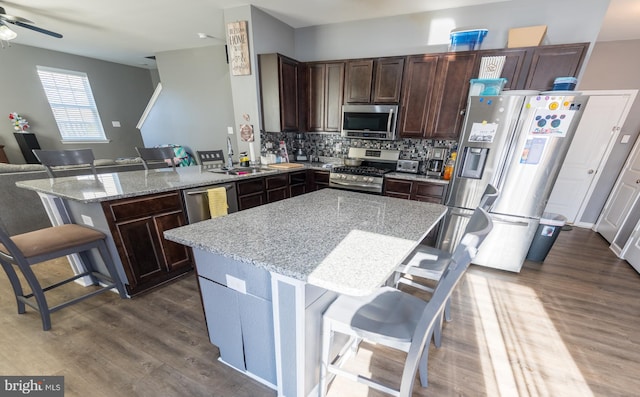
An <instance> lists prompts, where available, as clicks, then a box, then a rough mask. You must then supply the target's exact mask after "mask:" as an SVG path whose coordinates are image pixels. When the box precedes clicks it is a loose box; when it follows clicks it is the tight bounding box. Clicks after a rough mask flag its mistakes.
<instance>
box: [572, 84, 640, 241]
mask: <svg viewBox="0 0 640 397" xmlns="http://www.w3.org/2000/svg"><path fill="white" fill-rule="evenodd" d="M578 92H580V94H582V95H588V96H596V95H597V96H613V95H629V101H628V102H627V105H626V106H625V109H624V110H623V112H622V114H621V119H622V125H624V122H625V121H626V120H627V116H628V115H629V112H630V111H631V107H632V106H633V103H634V102H635V100H636V96H637V95H638V90H637V89H636V90H580V91H578ZM588 108H589V103H587V109H588ZM622 125H619V126H616V127H615V128H614V131H612V134H611V137H610V138H609V143H608V144H607V148H606V149H605V151H604V153H603V155H602V158H601V159H600V163H599V164H598V168H597V170H598V171H597V172H596V175H595V176H594V178H593V180H592V181H591V185H589V189H588V190H587V192H586V194H585V196H584V198H583V200H582V204H580V207H579V208H578V213H577V215H576V220H579V219H581V218H582V215H584V211H585V209H586V208H587V206H588V205H589V201H590V200H591V196H592V195H593V192H594V190H595V188H596V186H597V185H598V181H599V180H600V175H602V172H601V171H602V167H604V165H605V164H606V163H607V161H608V160H609V156H610V155H611V152H612V151H613V147H614V145H615V143H616V142H617V141H618V138H619V136H620V132H621V131H622ZM599 218H600V215H598V219H599ZM596 223H597V222H596ZM573 225H574V226H577V227H584V228H589V229H591V228H594V227H595V225H596V224H595V223H591V222H580V221H578V222H575V223H574V224H573Z"/></svg>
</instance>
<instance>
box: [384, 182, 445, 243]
mask: <svg viewBox="0 0 640 397" xmlns="http://www.w3.org/2000/svg"><path fill="white" fill-rule="evenodd" d="M447 186H448V185H446V184H442V183H433V182H426V181H409V180H406V179H395V178H384V190H383V194H384V195H385V196H389V197H397V198H401V199H406V200H416V201H426V202H429V203H436V204H443V203H444V200H445V195H446V193H447ZM439 230H440V224H438V225H437V226H436V227H434V228H433V229H431V231H430V232H429V234H427V236H426V237H425V238H424V239H423V240H422V241H421V244H426V245H435V244H436V242H437V240H438V232H439Z"/></svg>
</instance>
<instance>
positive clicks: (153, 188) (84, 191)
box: [16, 163, 328, 203]
mask: <svg viewBox="0 0 640 397" xmlns="http://www.w3.org/2000/svg"><path fill="white" fill-rule="evenodd" d="M301 164H303V167H301V168H293V169H288V170H281V169H274V168H269V167H262V168H260V172H256V173H250V174H247V175H227V174H225V173H224V172H212V171H211V170H210V169H208V168H203V167H201V166H199V165H197V166H191V167H177V168H176V171H175V172H174V171H173V170H172V169H171V168H159V169H151V170H149V171H128V172H116V173H104V174H98V180H97V181H96V180H95V179H94V177H93V175H92V174H88V175H79V176H69V177H61V178H56V179H49V178H47V179H36V180H28V181H19V182H16V186H18V187H21V188H25V189H29V190H34V191H36V192H40V193H45V194H51V195H54V196H58V197H62V198H65V199H69V200H74V201H79V202H83V203H92V202H101V201H107V200H114V199H120V198H126V197H136V196H143V195H147V194H154V193H162V192H167V191H174V190H177V189H187V188H192V187H198V186H206V185H216V184H222V183H227V182H232V181H240V180H243V179H248V178H254V177H262V176H269V175H276V174H282V173H288V172H295V171H300V170H304V169H308V168H312V169H325V168H323V164H322V163H301ZM327 171H328V170H327Z"/></svg>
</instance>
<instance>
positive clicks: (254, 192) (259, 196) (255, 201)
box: [236, 178, 265, 211]
mask: <svg viewBox="0 0 640 397" xmlns="http://www.w3.org/2000/svg"><path fill="white" fill-rule="evenodd" d="M264 187H265V186H264V178H251V179H247V180H245V181H241V182H237V183H236V191H237V194H238V210H239V211H242V210H246V209H249V208H253V207H257V206H259V205H262V204H264V203H265V191H264V190H265V189H264Z"/></svg>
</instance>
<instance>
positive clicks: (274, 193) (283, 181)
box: [264, 174, 289, 203]
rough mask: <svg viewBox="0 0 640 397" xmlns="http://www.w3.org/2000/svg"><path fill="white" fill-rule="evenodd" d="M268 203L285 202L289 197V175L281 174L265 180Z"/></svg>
mask: <svg viewBox="0 0 640 397" xmlns="http://www.w3.org/2000/svg"><path fill="white" fill-rule="evenodd" d="M264 185H265V189H266V191H265V193H266V195H267V197H266V198H267V203H273V202H275V201H280V200H284V199H286V198H288V197H289V175H288V174H280V175H275V176H267V177H265V178H264Z"/></svg>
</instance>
